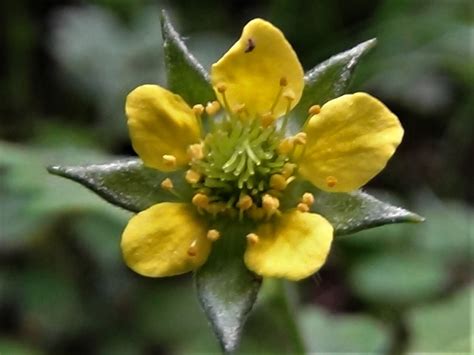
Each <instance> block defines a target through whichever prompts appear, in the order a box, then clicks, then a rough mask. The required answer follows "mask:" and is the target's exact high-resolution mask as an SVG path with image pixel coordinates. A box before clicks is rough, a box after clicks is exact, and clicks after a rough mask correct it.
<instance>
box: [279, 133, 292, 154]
mask: <svg viewBox="0 0 474 355" xmlns="http://www.w3.org/2000/svg"><path fill="white" fill-rule="evenodd" d="M294 147H295V142H294V140H293V137H288V138H285V139H283V140H282V141H281V142H280V144H278V148H277V150H278V153H280V154H284V155H287V154H290V153H291V152H292V151H293V148H294Z"/></svg>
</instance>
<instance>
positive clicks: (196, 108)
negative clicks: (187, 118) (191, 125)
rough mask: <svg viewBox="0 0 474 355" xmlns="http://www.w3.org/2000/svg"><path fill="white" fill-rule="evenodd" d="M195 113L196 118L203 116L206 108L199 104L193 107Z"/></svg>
mask: <svg viewBox="0 0 474 355" xmlns="http://www.w3.org/2000/svg"><path fill="white" fill-rule="evenodd" d="M193 112H194V114H195V115H196V116H201V115H202V113H203V112H204V106H203V105H201V104H197V105H194V106H193Z"/></svg>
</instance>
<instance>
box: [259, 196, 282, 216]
mask: <svg viewBox="0 0 474 355" xmlns="http://www.w3.org/2000/svg"><path fill="white" fill-rule="evenodd" d="M262 207H263V209H264V210H265V211H266V212H267V215H268V217H271V216H272V215H273V214H274V213H275V212H276V211H277V210H278V207H280V200H278V199H277V198H276V197H273V196H271V195H269V194H265V195H263V197H262Z"/></svg>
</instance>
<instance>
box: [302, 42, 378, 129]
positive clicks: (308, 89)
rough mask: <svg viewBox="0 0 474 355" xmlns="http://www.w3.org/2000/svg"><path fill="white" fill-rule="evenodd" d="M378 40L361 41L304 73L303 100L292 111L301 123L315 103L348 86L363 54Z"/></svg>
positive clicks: (336, 94) (337, 93)
mask: <svg viewBox="0 0 474 355" xmlns="http://www.w3.org/2000/svg"><path fill="white" fill-rule="evenodd" d="M376 43H377V40H376V39H375V38H373V39H371V40H368V41H365V42H362V43H360V44H359V45H357V46H355V47H354V48H352V49H349V50H348V51H345V52H342V53H339V54H337V55H335V56H332V57H331V58H329V59H327V60H326V61H324V62H322V63H320V64H318V65H316V66H315V67H314V68H313V69H311V70H309V71H308V72H306V73H305V77H304V81H305V87H304V90H303V96H302V97H301V100H300V102H299V103H298V105H297V106H296V107H295V109H294V111H293V113H294V115H295V118H296V120H297V121H298V122H295V123H298V124H299V125H300V126H301V125H302V124H303V123H304V121H305V120H306V118H307V117H308V109H309V108H310V107H311V106H312V105H315V104H317V105H321V106H322V105H323V104H324V103H326V102H328V101H329V100H332V99H334V98H336V97H338V96H341V95H343V94H344V93H345V92H346V90H347V87H348V86H349V84H350V82H351V79H352V75H353V73H354V70H355V68H356V67H357V64H358V63H359V61H360V59H361V58H362V56H363V55H364V54H366V53H367V52H368V51H370V50H371V49H372V48H373V47H374V46H375V44H376Z"/></svg>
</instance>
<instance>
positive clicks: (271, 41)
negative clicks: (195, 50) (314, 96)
mask: <svg viewBox="0 0 474 355" xmlns="http://www.w3.org/2000/svg"><path fill="white" fill-rule="evenodd" d="M211 79H212V84H213V86H214V89H215V90H216V95H217V97H219V99H221V103H223V104H224V102H223V101H222V95H221V94H220V93H219V92H218V91H217V89H216V86H217V85H219V84H223V85H225V87H226V96H227V100H228V102H229V106H230V109H234V108H235V107H236V106H238V105H241V104H245V107H246V109H247V111H248V112H249V113H250V115H252V116H253V115H254V114H264V113H267V112H269V111H270V110H271V108H272V106H273V105H274V102H275V100H276V99H277V96H278V92H279V90H280V89H283V94H284V93H285V91H286V92H287V93H291V95H293V96H294V99H293V100H292V101H291V106H290V107H291V108H293V107H294V106H295V105H296V104H297V103H298V101H299V99H300V98H301V95H302V92H303V86H304V73H303V68H302V67H301V64H300V62H299V61H298V57H297V56H296V54H295V52H294V51H293V48H292V47H291V45H290V44H289V43H288V42H287V40H286V38H285V36H284V35H283V33H282V32H281V31H280V30H279V29H278V28H276V27H275V26H273V25H272V24H271V23H269V22H267V21H264V20H262V19H255V20H252V21H250V22H249V23H248V24H247V25H246V26H245V27H244V29H243V32H242V36H241V37H240V39H239V40H238V41H237V42H236V43H235V44H234V45H233V46H232V47H231V48H230V49H229V51H228V52H227V53H226V54H224V56H223V57H222V58H221V59H220V60H219V61H218V62H217V63H215V64H214V65H213V66H212V71H211ZM281 80H284V81H286V84H287V85H286V86H285V87H284V88H282V87H281V86H280V81H281ZM287 106H288V101H287V100H286V99H285V98H283V97H282V98H280V100H279V101H278V104H277V105H276V106H275V108H274V110H273V114H274V115H275V116H276V117H278V116H281V115H282V114H284V113H285V111H286V110H287Z"/></svg>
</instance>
